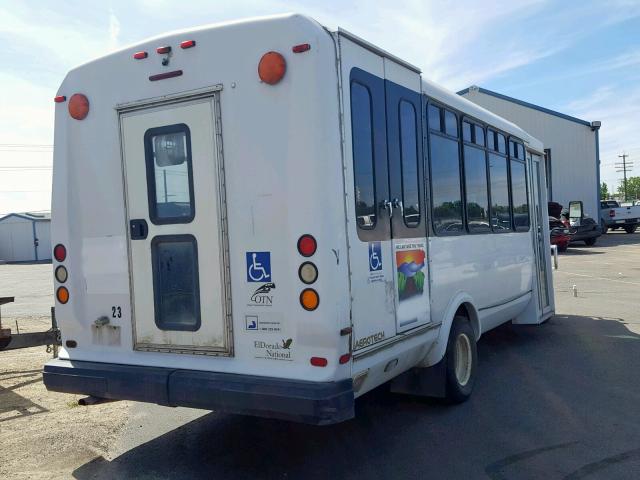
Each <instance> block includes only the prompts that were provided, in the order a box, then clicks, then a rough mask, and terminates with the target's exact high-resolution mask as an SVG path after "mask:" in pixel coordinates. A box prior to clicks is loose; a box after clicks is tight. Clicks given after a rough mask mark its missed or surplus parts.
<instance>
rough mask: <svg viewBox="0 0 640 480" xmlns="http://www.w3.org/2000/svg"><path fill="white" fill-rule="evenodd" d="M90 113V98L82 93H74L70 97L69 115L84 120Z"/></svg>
mask: <svg viewBox="0 0 640 480" xmlns="http://www.w3.org/2000/svg"><path fill="white" fill-rule="evenodd" d="M88 114H89V99H88V98H87V97H86V96H84V95H83V94H81V93H74V94H73V95H71V98H70V99H69V115H71V118H75V119H76V120H84V119H85V118H86V117H87V115H88Z"/></svg>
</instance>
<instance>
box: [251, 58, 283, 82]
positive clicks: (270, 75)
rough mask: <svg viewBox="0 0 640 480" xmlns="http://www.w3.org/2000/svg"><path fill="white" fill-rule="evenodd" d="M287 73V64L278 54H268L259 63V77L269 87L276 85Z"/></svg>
mask: <svg viewBox="0 0 640 480" xmlns="http://www.w3.org/2000/svg"><path fill="white" fill-rule="evenodd" d="M286 71H287V62H286V60H285V59H284V57H283V56H282V55H281V54H279V53H278V52H267V53H265V54H264V55H263V56H262V58H261V59H260V63H258V76H259V77H260V80H262V81H263V82H264V83H267V84H269V85H275V84H276V83H278V82H279V81H280V80H282V77H284V74H285V72H286Z"/></svg>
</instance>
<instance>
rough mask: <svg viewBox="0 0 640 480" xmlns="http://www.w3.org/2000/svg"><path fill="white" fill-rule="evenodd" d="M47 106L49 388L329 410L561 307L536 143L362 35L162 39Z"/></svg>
mask: <svg viewBox="0 0 640 480" xmlns="http://www.w3.org/2000/svg"><path fill="white" fill-rule="evenodd" d="M55 101H56V102H57V103H56V122H55V152H54V174H53V224H52V238H53V245H55V248H54V269H55V290H56V295H55V296H56V306H55V311H56V316H57V320H58V323H59V325H60V328H61V330H62V349H61V351H60V356H59V358H58V359H55V360H53V361H50V362H49V363H47V364H46V366H45V367H44V382H45V384H46V386H47V388H49V389H50V390H54V391H59V392H69V393H77V394H86V395H90V396H93V397H97V398H106V399H127V400H135V401H141V402H152V403H157V404H160V405H169V406H187V407H195V408H203V409H212V410H220V411H226V412H233V413H242V414H249V415H259V416H266V417H273V418H281V419H290V420H296V421H301V422H306V423H313V424H331V423H336V422H340V421H343V420H347V419H349V418H352V417H353V416H354V399H355V398H357V397H358V396H360V395H362V394H364V393H366V392H367V391H369V390H371V389H373V388H375V387H377V386H379V385H381V384H383V383H385V382H387V381H391V389H392V390H393V391H395V392H400V393H407V394H413V395H432V396H440V397H444V398H446V399H447V400H449V401H450V402H460V401H463V400H465V399H466V398H467V397H468V396H469V395H470V394H471V390H472V388H473V385H474V382H475V378H476V370H477V365H476V360H477V357H476V342H477V341H478V339H479V338H480V336H481V335H482V334H483V333H484V332H486V331H488V330H490V329H492V328H494V327H496V326H498V325H500V324H502V323H505V322H508V321H512V322H513V323H516V324H538V323H541V322H543V321H545V320H546V319H547V318H549V317H550V316H551V315H552V314H553V311H554V304H553V287H552V279H551V271H550V268H551V267H550V258H549V250H550V248H549V233H548V220H547V213H546V211H547V208H546V202H547V199H546V189H545V186H544V178H545V176H544V171H543V170H544V162H543V161H542V160H541V159H542V155H543V146H542V144H541V143H540V142H539V141H538V140H536V139H535V138H533V137H531V136H530V135H528V134H527V133H526V132H524V131H523V130H521V129H520V128H518V127H517V126H516V125H514V124H512V123H510V122H508V121H505V120H504V119H502V118H500V117H498V116H496V115H494V114H492V113H490V112H488V111H486V110H484V109H482V108H480V107H478V106H477V105H475V104H473V103H470V102H469V101H467V100H465V99H464V98H462V97H460V96H458V95H455V94H452V93H450V92H448V91H446V90H444V89H442V88H440V87H438V86H436V85H434V84H433V83H430V82H428V81H426V80H425V79H424V78H422V76H421V72H420V70H419V69H418V68H416V67H414V66H412V65H411V64H409V63H407V62H405V61H403V60H401V59H399V58H398V57H395V56H393V55H391V54H389V53H387V52H385V51H384V50H382V49H380V48H378V47H376V46H374V45H372V44H370V43H368V42H366V41H364V40H362V39H361V38H358V37H356V36H355V35H353V34H351V33H349V32H346V31H343V30H340V29H339V30H337V31H331V30H328V29H326V28H325V27H323V26H321V25H319V24H318V23H317V22H315V21H314V20H312V19H309V18H307V17H305V16H301V15H281V16H275V17H268V18H260V19H251V20H246V21H240V22H230V23H223V24H218V25H213V26H207V27H203V28H198V29H193V30H185V31H180V32H175V33H170V34H167V35H163V36H160V37H156V38H152V39H150V40H148V41H145V42H143V43H141V44H139V45H136V46H133V47H130V48H125V49H123V50H120V51H118V52H115V53H112V54H109V55H107V56H105V57H102V58H99V59H97V60H94V61H92V62H89V63H87V64H85V65H82V66H80V67H78V68H76V69H74V70H72V71H71V72H70V73H69V74H68V75H67V77H66V78H65V80H64V82H63V83H62V85H61V87H60V90H59V92H58V96H57V97H56V98H55Z"/></svg>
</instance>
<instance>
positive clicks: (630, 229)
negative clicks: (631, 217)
mask: <svg viewBox="0 0 640 480" xmlns="http://www.w3.org/2000/svg"><path fill="white" fill-rule="evenodd" d="M636 228H638V226H637V225H627V226H625V227H624V231H625V232H627V233H633V232H635V231H636Z"/></svg>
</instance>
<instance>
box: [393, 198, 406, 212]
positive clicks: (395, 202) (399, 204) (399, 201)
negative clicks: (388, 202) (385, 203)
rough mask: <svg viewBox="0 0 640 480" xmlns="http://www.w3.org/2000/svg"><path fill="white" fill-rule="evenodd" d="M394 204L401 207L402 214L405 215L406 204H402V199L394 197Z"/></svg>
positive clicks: (395, 206)
mask: <svg viewBox="0 0 640 480" xmlns="http://www.w3.org/2000/svg"><path fill="white" fill-rule="evenodd" d="M392 206H393V208H399V209H400V216H401V217H404V205H402V200H399V199H397V198H394V199H393V202H392Z"/></svg>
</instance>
